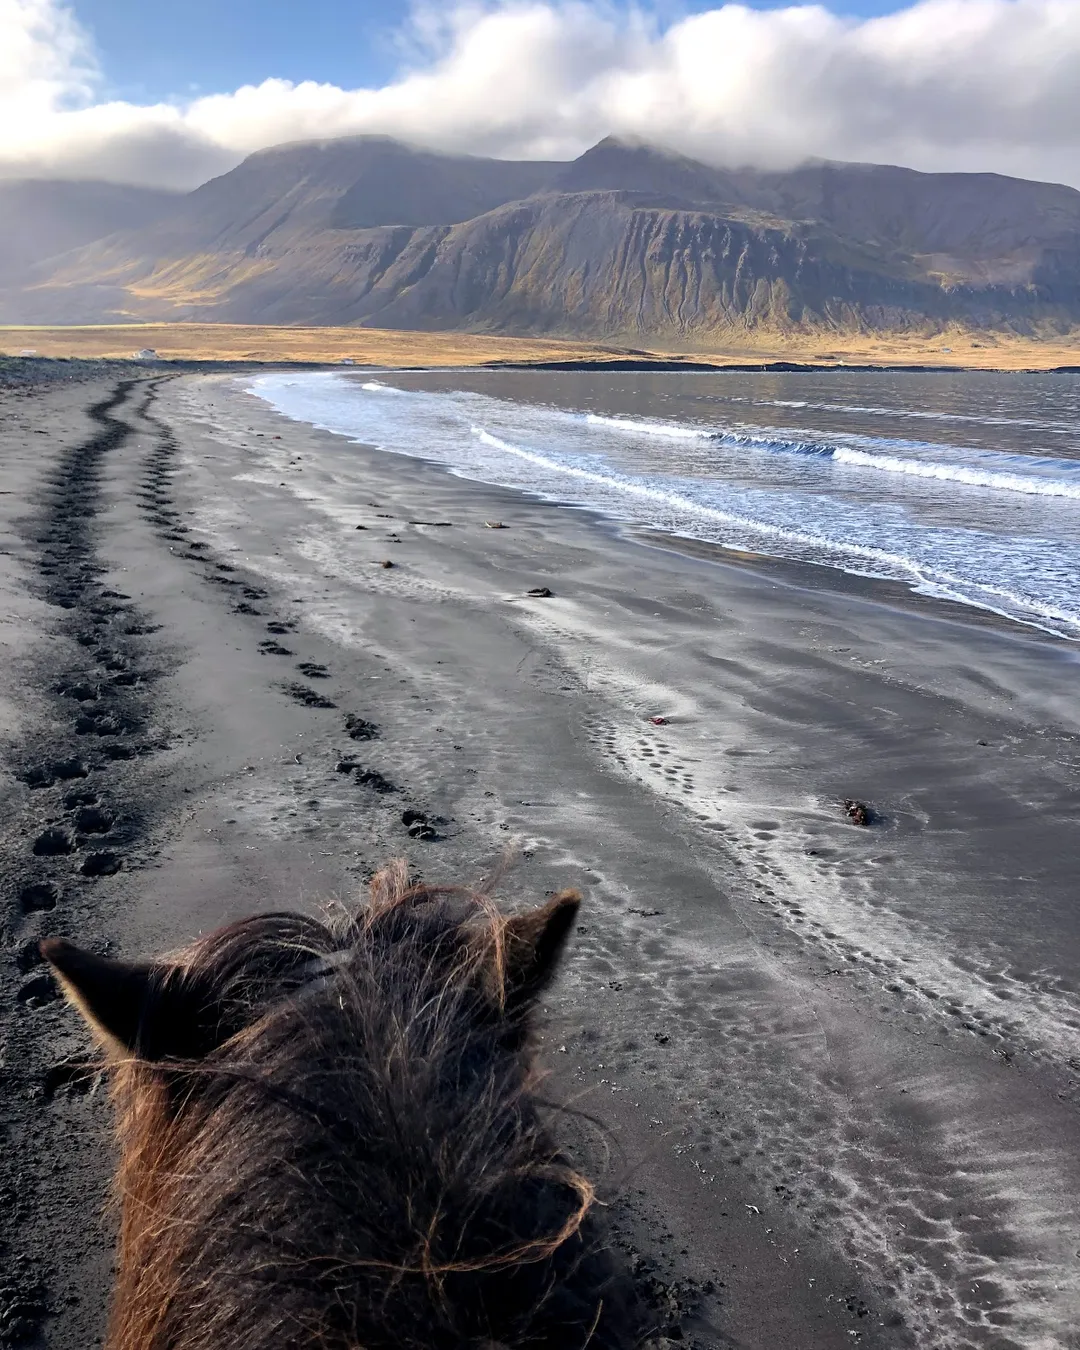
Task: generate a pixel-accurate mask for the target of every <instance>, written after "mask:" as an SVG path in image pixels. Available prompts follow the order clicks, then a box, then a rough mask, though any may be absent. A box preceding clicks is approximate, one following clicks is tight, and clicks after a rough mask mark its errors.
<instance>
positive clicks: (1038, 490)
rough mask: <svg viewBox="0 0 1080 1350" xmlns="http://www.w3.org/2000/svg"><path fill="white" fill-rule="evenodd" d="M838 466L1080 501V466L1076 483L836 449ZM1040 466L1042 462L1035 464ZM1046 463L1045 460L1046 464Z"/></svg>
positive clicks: (834, 455)
mask: <svg viewBox="0 0 1080 1350" xmlns="http://www.w3.org/2000/svg"><path fill="white" fill-rule="evenodd" d="M830 457H831V459H832V460H833V462H834V463H836V464H848V465H851V466H852V467H853V468H858V469H877V470H879V471H880V472H882V473H906V474H911V475H912V476H913V477H915V478H936V479H937V480H938V481H939V482H950V483H964V484H965V485H966V486H968V487H983V488H992V489H993V490H994V491H995V492H1027V493H1031V494H1033V495H1035V496H1039V497H1072V498H1073V499H1074V500H1080V465H1077V466H1076V468H1074V469H1072V476H1073V478H1074V479H1075V480H1076V481H1075V482H1064V481H1062V479H1061V478H1051V477H1049V476H1047V477H1038V476H1036V475H1035V474H1024V473H1004V472H1001V471H1000V470H995V469H980V468H976V467H974V466H973V465H970V464H957V463H945V462H939V463H930V462H927V461H926V460H921V459H903V458H900V457H899V456H896V455H877V454H870V453H868V452H867V451H865V450H854V449H848V448H847V447H845V446H839V445H838V446H836V447H834V448H833V450H832V452H831V456H830ZM1034 462H1035V463H1036V464H1038V463H1039V462H1040V461H1038V460H1036V461H1034ZM1043 462H1045V461H1043Z"/></svg>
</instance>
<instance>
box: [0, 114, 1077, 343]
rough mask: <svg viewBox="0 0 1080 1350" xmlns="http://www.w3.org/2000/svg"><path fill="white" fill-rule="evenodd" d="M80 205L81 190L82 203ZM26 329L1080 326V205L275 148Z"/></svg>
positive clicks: (81, 277)
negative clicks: (182, 322)
mask: <svg viewBox="0 0 1080 1350" xmlns="http://www.w3.org/2000/svg"><path fill="white" fill-rule="evenodd" d="M71 186H75V185H71ZM28 281H29V284H27V285H23V286H22V287H21V288H11V287H9V288H8V289H7V291H6V292H5V293H3V294H2V295H0V317H3V318H4V319H5V321H7V322H19V321H21V322H42V323H48V322H54V323H55V322H69V323H70V322H107V321H113V322H115V321H118V320H123V319H140V320H168V319H188V320H201V321H207V320H211V321H212V320H217V321H230V322H248V323H295V324H368V325H377V326H381V327H393V328H415V329H453V328H457V329H465V330H473V331H487V332H501V333H521V334H545V335H551V336H557V335H565V336H571V335H572V336H582V337H585V336H588V337H597V338H605V339H609V340H610V339H620V340H637V341H640V340H642V339H649V340H652V341H660V342H664V343H667V344H669V345H684V346H687V347H693V346H706V345H708V344H709V343H710V342H712V341H715V340H717V339H721V338H724V337H725V336H728V337H730V336H731V335H732V334H736V333H738V332H745V331H746V330H747V329H763V330H772V331H777V332H782V331H791V330H802V331H814V330H821V331H837V330H845V329H858V330H878V331H934V330H937V329H940V328H942V327H944V326H947V325H952V324H962V325H969V326H972V327H980V328H999V329H1005V330H1014V331H1022V332H1029V333H1032V332H1043V331H1047V332H1048V331H1064V330H1069V329H1071V328H1073V327H1074V326H1075V325H1080V192H1076V191H1074V190H1073V189H1072V188H1067V187H1060V186H1056V185H1053V184H1046V183H1034V182H1027V181H1024V180H1021V179H1012V178H1003V177H999V176H997V175H993V174H924V173H917V172H915V171H913V170H909V169H900V168H893V167H889V166H884V165H864V164H834V163H811V164H806V165H803V166H801V167H799V168H797V169H794V170H791V171H789V172H784V173H777V172H760V171H755V170H746V169H743V170H737V171H733V170H725V169H717V168H713V167H711V166H709V165H706V164H703V163H699V162H697V161H695V160H692V159H688V158H686V157H685V156H681V155H676V154H673V153H670V152H667V151H664V150H660V149H657V148H656V147H653V146H649V145H644V144H636V143H629V142H624V141H618V140H615V139H608V140H605V141H602V142H601V143H600V144H599V145H597V146H594V147H593V148H592V149H591V150H589V151H587V152H586V153H585V154H584V155H582V156H581V157H580V158H578V159H576V160H574V161H572V162H570V163H537V162H531V161H530V162H524V163H518V162H512V161H504V160H492V159H481V158H476V157H472V156H449V155H440V154H435V153H433V152H429V151H421V150H416V149H414V148H411V147H409V146H405V145H402V144H401V143H399V142H395V141H392V140H389V139H387V138H384V137H353V138H346V139H342V140H333V141H321V142H306V143H299V144H295V145H286V146H279V147H276V148H274V149H272V150H267V151H263V152H261V153H259V154H256V155H252V156H250V157H249V158H248V159H247V160H245V161H244V162H243V163H242V164H241V165H239V167H237V168H236V169H234V170H233V171H232V172H231V173H227V174H224V175H223V176H222V177H220V178H216V179H213V180H212V181H211V182H209V183H205V184H204V185H203V186H202V187H200V188H198V189H197V190H196V191H195V192H192V193H189V194H188V195H187V196H185V197H183V198H180V199H174V200H173V202H172V204H171V208H170V210H169V211H168V212H167V214H165V215H164V216H161V217H159V218H157V219H155V220H153V221H152V222H151V223H149V224H145V225H138V226H133V227H129V228H125V229H122V230H120V231H118V232H116V233H114V234H111V235H108V236H107V237H102V238H97V239H96V240H94V242H91V243H89V244H87V245H85V246H83V247H76V248H75V249H73V250H72V251H71V252H69V253H67V254H66V255H64V256H62V257H59V258H57V257H50V258H49V259H48V261H46V262H44V263H41V264H39V265H38V267H37V268H36V269H35V270H34V271H33V273H32V275H31V276H30V278H29V279H28Z"/></svg>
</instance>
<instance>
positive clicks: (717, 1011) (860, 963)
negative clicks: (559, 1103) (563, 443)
mask: <svg viewBox="0 0 1080 1350" xmlns="http://www.w3.org/2000/svg"><path fill="white" fill-rule="evenodd" d="M0 400H2V401H0V410H2V413H3V423H2V429H0V456H2V457H0V463H2V464H3V480H4V481H3V482H2V483H0V488H2V489H3V491H4V493H6V494H7V495H0V529H2V538H0V598H2V608H0V641H2V643H3V656H4V658H5V659H4V660H3V666H2V669H3V671H4V675H3V677H2V679H3V683H2V685H0V731H2V735H3V741H4V744H3V763H4V770H3V776H2V778H0V793H2V794H3V802H4V807H5V810H4V827H3V831H2V838H0V880H2V884H3V896H4V913H3V923H4V953H3V963H2V967H0V999H2V1004H0V1008H2V1012H0V1019H2V1027H3V1030H2V1033H0V1034H2V1036H3V1050H2V1056H3V1057H2V1072H3V1081H2V1089H0V1090H2V1092H3V1103H4V1106H3V1136H2V1144H0V1148H2V1155H0V1186H2V1188H3V1191H2V1194H3V1200H4V1204H3V1209H2V1212H4V1213H5V1214H6V1216H7V1217H6V1218H5V1219H4V1220H3V1241H4V1244H5V1245H4V1247H3V1249H2V1250H0V1269H2V1270H3V1271H4V1274H3V1275H2V1276H0V1344H2V1343H3V1341H4V1338H5V1337H7V1339H8V1340H10V1341H12V1342H15V1341H16V1339H17V1336H19V1335H21V1336H22V1337H23V1343H26V1344H30V1345H34V1344H42V1345H49V1346H55V1347H62V1350H82V1347H84V1346H87V1345H91V1344H93V1343H95V1341H96V1340H97V1339H98V1338H99V1337H100V1335H101V1329H102V1325H103V1310H104V1301H105V1292H106V1289H107V1282H108V1270H109V1250H110V1242H111V1230H110V1225H109V1220H108V1219H107V1218H104V1219H103V1218H102V1217H101V1212H102V1198H103V1195H104V1192H105V1188H106V1185H107V1167H108V1158H107V1156H106V1151H105V1149H104V1148H103V1140H104V1138H105V1132H106V1129H107V1124H108V1110H107V1104H106V1103H105V1102H104V1101H103V1093H102V1091H101V1090H100V1088H99V1087H97V1086H96V1085H95V1084H94V1082H93V1080H90V1079H87V1078H86V1077H85V1076H81V1075H80V1074H79V1073H78V1071H77V1068H75V1067H73V1063H77V1060H78V1058H79V1057H80V1056H82V1055H83V1054H85V1050H86V1046H85V1042H84V1040H83V1038H82V1035H81V1032H80V1030H79V1028H78V1026H77V1024H76V1022H75V1020H74V1018H73V1017H72V1016H70V1015H69V1013H68V1012H67V1011H66V1009H64V1008H63V1006H62V1005H61V1004H60V1003H59V1002H58V1001H57V1000H55V998H53V995H52V989H51V987H50V985H49V983H48V981H47V980H43V979H42V973H41V971H40V969H39V968H38V967H36V966H34V964H33V954H32V944H33V941H34V939H35V938H36V937H37V936H38V935H40V934H42V933H46V932H57V933H64V934H69V935H72V936H76V937H78V938H79V939H80V940H82V941H84V942H88V943H92V944H96V945H97V946H98V947H99V949H106V948H108V949H109V950H115V951H121V952H124V953H125V954H130V955H137V954H145V953H148V952H153V951H157V950H160V949H162V948H167V947H169V946H172V945H176V944H178V943H180V942H182V941H185V940H186V939H188V938H190V937H191V936H192V935H193V934H195V933H196V932H198V931H201V930H204V929H205V928H208V927H210V926H213V925H216V924H217V923H219V922H221V921H222V920H223V919H225V918H228V917H234V916H237V915H240V914H243V913H248V912H251V911H252V910H257V909H262V908H278V907H281V906H283V905H284V906H288V905H293V904H300V905H303V906H317V905H318V904H319V903H320V902H321V901H322V900H324V899H326V898H328V897H332V896H334V897H339V898H347V897H350V896H353V895H355V894H357V893H358V892H359V890H360V889H361V887H362V885H363V882H364V879H365V877H366V876H367V875H368V874H369V873H370V871H371V870H372V869H373V868H374V867H375V866H377V865H378V864H379V863H380V862H381V861H383V860H385V859H386V858H387V857H392V856H396V855H400V854H404V855H406V856H408V857H409V858H410V859H411V860H412V861H413V863H414V865H415V866H416V868H417V870H418V871H419V872H420V873H421V874H422V875H423V876H424V877H425V878H427V879H429V880H457V879H464V878H472V877H476V876H478V875H482V874H484V873H485V872H486V871H488V870H489V869H490V867H491V866H492V865H493V862H494V861H495V860H496V859H497V858H498V856H499V855H500V853H501V852H502V850H503V849H504V848H505V847H506V845H507V844H508V843H509V842H514V843H515V844H516V845H517V847H518V849H519V850H520V852H521V860H520V862H519V864H518V866H517V867H516V869H515V870H514V872H513V873H512V874H511V876H510V877H509V878H508V879H507V881H506V882H505V884H504V888H503V889H504V894H505V897H506V899H507V901H508V903H517V902H520V903H527V902H529V901H532V900H535V899H537V898H539V897H541V896H542V895H543V894H544V892H545V891H549V890H552V889H555V888H556V887H560V886H563V885H570V884H576V885H580V886H581V888H582V889H583V890H584V892H585V895H586V908H585V911H584V912H583V919H582V924H581V928H580V930H579V932H578V934H577V937H576V942H575V945H574V948H573V951H572V954H571V957H570V959H569V960H568V963H567V967H566V971H565V975H564V978H563V979H562V980H561V982H560V983H559V985H558V987H557V989H556V990H555V991H554V993H553V995H552V997H551V1000H550V1008H549V1019H550V1020H549V1023H548V1026H547V1030H546V1032H545V1037H544V1056H545V1062H546V1063H547V1065H548V1066H549V1068H550V1069H551V1071H552V1074H553V1083H552V1091H553V1093H554V1094H556V1095H559V1096H561V1097H562V1098H563V1099H564V1100H570V1101H572V1102H573V1103H574V1104H575V1105H577V1106H579V1107H581V1108H582V1109H583V1110H584V1111H587V1112H589V1113H591V1114H592V1115H594V1116H596V1117H598V1118H599V1119H600V1120H601V1121H602V1122H603V1123H604V1126H605V1131H606V1136H607V1142H608V1145H609V1147H607V1148H606V1149H605V1148H604V1146H603V1139H602V1138H600V1137H598V1135H597V1132H596V1131H595V1130H593V1129H590V1128H588V1127H586V1126H584V1125H582V1126H573V1127H570V1126H568V1128H572V1129H573V1132H574V1133H575V1134H577V1133H580V1134H581V1135H582V1136H583V1137H582V1138H580V1139H579V1140H578V1147H579V1148H581V1149H584V1150H585V1151H586V1152H587V1153H588V1154H589V1156H591V1157H592V1158H593V1159H594V1168H595V1169H598V1170H601V1171H602V1172H603V1175H604V1177H605V1181H604V1192H605V1195H606V1196H607V1198H609V1199H610V1201H611V1207H612V1208H611V1213H612V1219H613V1224H614V1226H615V1229H616V1232H617V1235H618V1240H619V1241H620V1243H621V1245H623V1247H624V1249H625V1250H626V1251H627V1255H628V1259H630V1260H631V1261H632V1262H633V1263H634V1264H635V1266H636V1268H637V1270H638V1272H639V1276H640V1280H641V1283H642V1286H643V1288H644V1289H645V1291H646V1293H647V1295H648V1296H649V1297H650V1299H651V1302H652V1306H653V1309H654V1315H655V1319H656V1325H657V1328H658V1329H660V1330H664V1331H666V1332H667V1333H669V1334H672V1335H674V1334H676V1333H679V1334H681V1335H682V1337H683V1343H688V1344H699V1345H701V1346H725V1347H728V1346H738V1347H755V1348H758V1347H760V1350H775V1348H776V1347H792V1350H811V1348H813V1350H816V1348H817V1347H821V1348H822V1350H825V1348H826V1347H828V1348H829V1350H831V1347H834V1346H836V1347H839V1346H841V1345H845V1346H846V1345H850V1344H852V1343H853V1342H854V1343H857V1344H862V1345H868V1346H883V1347H884V1346H889V1347H891V1346H919V1347H932V1346H938V1347H941V1350H959V1348H960V1347H966V1346H972V1347H980V1348H981V1347H994V1350H1009V1348H1010V1347H1043V1346H1045V1347H1057V1346H1076V1345H1080V1339H1078V1338H1077V1331H1076V1325H1077V1318H1076V1312H1077V1309H1078V1307H1080V1260H1078V1258H1077V1255H1076V1253H1077V1251H1078V1249H1080V1218H1078V1215H1080V1149H1078V1147H1077V1144H1078V1142H1080V1118H1078V1114H1077V1105H1078V1102H1080V1060H1078V1059H1077V1058H1076V1055H1077V1048H1076V1037H1075V1032H1076V1030H1077V1029H1078V1028H1080V1020H1078V1007H1080V1004H1078V993H1077V988H1076V985H1075V983H1074V982H1073V981H1074V975H1073V972H1075V970H1076V969H1077V957H1080V925H1078V924H1076V923H1075V922H1071V921H1070V918H1069V913H1070V908H1069V907H1070V906H1071V905H1072V903H1073V897H1074V894H1075V886H1074V879H1075V876H1076V871H1077V868H1076V862H1077V851H1078V845H1077V838H1078V836H1077V831H1076V829H1075V824H1076V816H1077V808H1078V805H1080V791H1078V788H1080V739H1078V738H1080V725H1078V723H1080V716H1078V713H1077V704H1076V700H1075V696H1074V689H1075V682H1076V673H1077V668H1076V659H1075V654H1074V652H1073V650H1072V649H1071V648H1070V647H1068V646H1067V645H1066V644H1063V643H1057V642H1052V641H1043V640H1041V639H1039V638H1038V637H1035V636H1031V635H1029V634H1027V633H1025V632H1024V631H1023V630H1021V629H1017V628H1013V627H1009V626H1007V625H1005V624H1004V623H996V622H994V623H987V622H985V621H970V620H969V616H966V615H965V612H964V611H962V610H960V609H958V608H956V607H950V606H945V605H941V604H931V603H923V602H922V601H920V600H919V599H918V598H917V597H911V596H908V595H907V594H905V593H902V592H901V591H900V590H899V588H896V587H883V586H876V585H873V584H871V583H861V582H844V581H843V580H842V579H840V578H830V576H829V574H827V573H824V572H822V571H820V570H812V569H811V570H807V569H799V568H795V567H786V566H785V567H778V566H777V565H773V564H766V563H755V562H753V561H747V562H743V563H740V564H738V565H735V564H734V563H733V562H725V561H721V560H719V558H718V555H717V554H716V553H715V552H709V553H708V556H697V555H698V554H699V553H701V551H700V550H697V549H695V548H693V546H688V545H680V546H679V547H678V548H669V547H663V548H662V547H657V540H656V539H655V537H653V538H650V539H640V540H639V539H633V538H628V537H623V535H622V534H621V533H620V532H619V531H618V530H617V529H615V528H614V527H613V526H611V525H610V524H608V523H606V522H603V521H600V520H597V519H596V518H594V517H592V516H590V515H589V514H588V513H585V512H580V511H570V510H564V509H560V508H558V507H556V506H552V505H548V504H544V503H539V502H537V501H534V500H532V499H530V498H528V497H526V496H523V495H521V494H517V493H513V492H509V491H503V490H498V489H492V488H488V487H484V486H482V485H478V484H474V483H469V482H466V481H463V480H460V479H457V478H454V477H453V476H451V475H449V474H447V473H446V472H444V471H443V470H441V469H438V468H435V467H433V466H429V465H426V464H424V463H422V462H420V461H416V460H406V459H397V458H394V457H392V456H388V455H384V454H380V453H378V452H374V451H368V450H365V449H363V448H362V447H356V446H352V445H349V444H347V443H346V442H344V441H342V440H341V439H340V438H335V437H332V436H329V435H327V434H325V433H320V432H316V431H314V430H311V429H309V428H305V427H303V426H300V425H298V424H293V423H288V422H285V421H283V420H282V419H280V418H278V417H276V416H275V415H273V414H272V413H270V412H269V411H268V410H266V409H265V406H264V405H262V404H260V403H259V402H258V401H256V400H254V399H252V398H250V397H249V396H247V395H244V394H242V393H238V392H237V391H236V387H235V381H234V380H232V379H229V378H225V377H219V378H215V377H202V376H185V377H180V378H158V377H154V376H150V375H148V376H147V377H144V378H139V377H133V379H132V381H131V382H128V383H125V382H123V381H118V380H117V379H110V380H109V381H107V382H105V383H99V384H96V385H95V384H92V383H86V384H82V385H77V386H69V387H65V388H61V389H44V390H42V391H40V392H38V393H36V394H33V395H24V396H20V397H17V398H16V397H14V396H2V395H0ZM95 409H96V410H95ZM358 472H360V473H361V475H362V481H363V486H364V491H363V493H362V494H355V493H354V494H352V495H351V496H349V498H348V500H347V501H345V502H343V500H342V487H341V485H342V482H343V481H345V480H346V479H347V480H348V482H349V483H353V482H355V481H356V475H357V473H358ZM487 521H498V522H501V523H502V524H503V525H504V526H505V527H506V528H504V529H489V528H487V527H486V525H485V522H487ZM442 522H448V523H442ZM358 526H362V527H363V528H362V529H358V528H357V527H358ZM383 560H389V561H391V562H393V563H394V566H393V567H391V568H383V567H381V566H379V563H380V562H382V561H383ZM831 582H835V584H831ZM535 587H547V588H548V589H549V590H550V591H551V592H552V594H551V595H550V596H548V597H541V598H529V597H528V595H527V592H528V591H529V590H530V589H532V588H535ZM653 717H661V718H663V719H664V720H663V722H662V723H660V724H654V723H653V722H652V721H650V718H653ZM357 719H361V721H362V722H363V723H370V724H371V727H365V726H363V725H361V722H358V721H357ZM357 731H359V732H360V736H359V738H354V736H353V735H350V732H353V733H355V732H357ZM369 732H372V733H373V734H370V735H369V734H367V733H369ZM350 762H351V764H352V766H353V767H351V768H350V767H348V765H349V764H350ZM84 770H85V775H84V774H83V771H84ZM68 775H77V776H74V777H72V776H68ZM847 798H857V799H859V800H861V801H864V802H866V803H868V804H869V805H870V806H871V808H872V810H873V812H874V816H875V820H874V823H873V824H872V825H871V827H869V828H867V829H860V828H859V827H857V826H855V825H853V824H852V823H850V821H849V820H848V819H847V817H846V815H845V812H844V808H843V801H844V800H845V799H847ZM415 812H419V813H421V814H422V815H423V816H424V817H425V818H426V820H427V821H428V822H429V823H430V829H429V830H427V831H419V832H417V831H416V829H415V826H414V831H413V834H411V835H410V833H409V829H408V827H407V826H406V824H405V823H404V822H403V819H402V817H403V814H405V813H415ZM431 833H434V834H435V835H436V836H437V838H434V839H433V838H430V837H428V838H425V837H421V836H423V835H424V834H428V835H430V834H431ZM35 848H37V850H38V851H37V853H35V851H34V850H35ZM50 849H56V850H58V851H56V852H48V851H47V850H50ZM43 850H46V851H43ZM1006 939H1007V940H1006ZM69 1056H74V1057H75V1061H71V1060H68V1059H67V1058H66V1057H69ZM605 1154H606V1159H605Z"/></svg>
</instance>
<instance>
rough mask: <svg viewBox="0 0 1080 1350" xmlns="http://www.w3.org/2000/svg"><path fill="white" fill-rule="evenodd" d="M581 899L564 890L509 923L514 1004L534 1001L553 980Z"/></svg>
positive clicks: (509, 989) (508, 982)
mask: <svg viewBox="0 0 1080 1350" xmlns="http://www.w3.org/2000/svg"><path fill="white" fill-rule="evenodd" d="M580 908H581V896H580V895H579V894H578V893H577V891H561V892H560V893H559V894H558V895H556V896H554V897H553V898H552V899H551V900H549V901H548V902H547V904H546V905H541V906H539V908H537V909H530V910H528V911H527V912H526V913H525V914H515V915H514V916H513V917H512V918H510V919H508V920H507V921H506V931H505V949H504V951H505V961H506V969H505V989H506V998H507V1002H508V1004H510V1005H512V1006H513V1005H521V1004H522V1003H527V1002H531V1001H532V1000H533V999H534V998H536V997H537V995H538V994H540V993H541V991H542V990H543V989H544V987H545V986H546V985H547V984H548V983H549V982H550V981H551V979H552V977H553V976H554V974H555V970H556V967H557V966H558V964H559V957H560V956H561V954H562V949H563V947H564V946H565V945H566V939H567V938H568V937H569V936H570V930H571V929H572V928H573V926H574V920H575V919H576V918H577V913H578V910H579V909H580Z"/></svg>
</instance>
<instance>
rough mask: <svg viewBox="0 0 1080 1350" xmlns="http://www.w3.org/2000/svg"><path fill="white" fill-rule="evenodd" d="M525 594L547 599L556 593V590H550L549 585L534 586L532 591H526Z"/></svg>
mask: <svg viewBox="0 0 1080 1350" xmlns="http://www.w3.org/2000/svg"><path fill="white" fill-rule="evenodd" d="M525 594H526V595H531V596H535V597H536V599H538V600H547V599H548V598H549V597H550V596H552V595H554V594H555V592H554V591H552V590H550V589H549V588H548V587H547V586H534V587H533V588H532V590H531V591H526V592H525Z"/></svg>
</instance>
